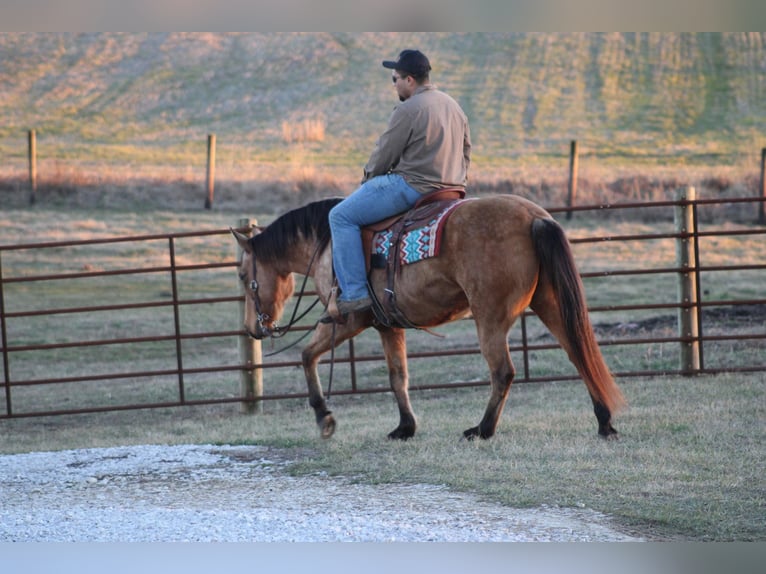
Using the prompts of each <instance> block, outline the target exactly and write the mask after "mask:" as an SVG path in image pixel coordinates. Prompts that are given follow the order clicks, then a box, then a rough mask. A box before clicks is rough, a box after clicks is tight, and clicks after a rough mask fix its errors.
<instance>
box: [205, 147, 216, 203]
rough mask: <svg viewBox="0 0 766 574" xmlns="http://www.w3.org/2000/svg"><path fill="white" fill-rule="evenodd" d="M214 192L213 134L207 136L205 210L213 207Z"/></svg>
mask: <svg viewBox="0 0 766 574" xmlns="http://www.w3.org/2000/svg"><path fill="white" fill-rule="evenodd" d="M214 192H215V134H209V135H208V136H207V199H205V209H211V208H212V207H213V194H214Z"/></svg>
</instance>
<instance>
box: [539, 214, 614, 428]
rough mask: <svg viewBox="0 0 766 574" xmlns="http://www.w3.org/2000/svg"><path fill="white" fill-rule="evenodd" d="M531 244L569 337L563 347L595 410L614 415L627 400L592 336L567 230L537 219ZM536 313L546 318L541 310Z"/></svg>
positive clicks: (566, 334) (548, 221)
mask: <svg viewBox="0 0 766 574" xmlns="http://www.w3.org/2000/svg"><path fill="white" fill-rule="evenodd" d="M532 242H533V244H534V246H535V252H536V254H537V258H538V260H539V261H540V273H541V274H543V275H544V279H545V280H546V282H547V283H548V284H549V285H550V286H551V288H552V290H553V296H554V297H555V299H556V302H557V303H558V305H557V306H558V314H559V317H558V319H559V322H560V324H561V326H562V329H563V332H564V333H563V335H564V337H565V338H566V341H561V343H562V346H564V347H565V348H566V350H567V352H568V354H569V358H570V360H571V361H572V363H573V364H574V365H575V367H576V368H577V371H578V372H579V373H580V376H581V377H582V378H583V381H584V382H585V385H586V386H587V387H588V391H589V392H590V395H591V397H592V398H593V401H594V405H595V406H596V409H597V410H598V404H599V403H600V404H601V405H603V406H604V407H605V408H606V409H608V411H609V412H610V413H613V412H615V411H616V410H618V409H619V408H620V407H621V406H623V405H624V404H625V399H624V398H623V396H622V393H621V392H620V389H619V387H618V386H617V384H616V383H615V382H614V379H613V378H612V374H611V373H610V372H609V368H608V367H607V365H606V362H605V361H604V357H603V355H602V354H601V350H600V348H599V346H598V343H597V341H596V336H595V334H594V333H593V326H592V325H591V322H590V317H589V316H588V308H587V304H586V301H585V289H584V288H583V284H582V280H581V279H580V274H579V272H578V271H577V267H576V266H575V260H574V256H573V254H572V249H571V247H570V245H569V241H568V240H567V238H566V235H565V233H564V230H563V229H562V228H561V226H560V225H559V224H558V223H557V222H556V221H555V220H554V219H536V220H535V221H534V222H533V223H532ZM533 308H534V305H533ZM535 311H536V312H537V313H538V314H539V315H541V318H543V319H544V317H543V316H542V314H541V313H540V311H541V310H537V309H535ZM553 320H555V318H553Z"/></svg>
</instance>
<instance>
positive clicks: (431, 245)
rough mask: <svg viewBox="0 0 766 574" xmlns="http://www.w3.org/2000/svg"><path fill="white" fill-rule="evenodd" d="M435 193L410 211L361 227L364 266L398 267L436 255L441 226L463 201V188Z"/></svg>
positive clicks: (439, 247) (438, 247)
mask: <svg viewBox="0 0 766 574" xmlns="http://www.w3.org/2000/svg"><path fill="white" fill-rule="evenodd" d="M445 191H448V192H449V193H444V192H435V193H434V194H429V195H427V196H425V197H424V199H423V200H421V201H420V202H418V204H417V205H416V206H415V207H413V208H412V209H411V210H410V211H408V212H405V213H404V214H400V215H397V216H394V217H393V218H390V219H387V220H385V221H381V222H379V223H377V224H375V225H372V226H369V227H366V228H364V229H363V230H362V236H363V243H364V246H365V257H366V259H367V269H368V270H369V269H370V268H376V269H383V268H385V267H387V266H389V265H390V266H391V267H394V268H398V267H399V266H401V265H410V264H412V263H417V262H418V261H423V260H424V259H428V258H430V257H436V256H437V255H439V251H440V249H441V238H442V232H443V230H444V225H445V223H446V222H447V219H448V218H449V216H450V214H451V213H452V212H453V211H454V209H455V208H456V207H458V206H459V205H460V204H461V203H462V202H463V201H469V200H466V199H462V198H463V197H464V193H463V192H462V190H459V191H458V190H445Z"/></svg>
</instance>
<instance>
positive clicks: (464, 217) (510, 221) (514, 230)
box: [373, 195, 550, 326]
mask: <svg viewBox="0 0 766 574" xmlns="http://www.w3.org/2000/svg"><path fill="white" fill-rule="evenodd" d="M540 218H550V215H549V214H548V213H547V212H546V211H545V210H544V209H543V208H541V207H540V206H538V205H537V204H535V203H534V202H532V201H529V200H527V199H524V198H523V197H520V196H515V195H498V196H488V197H482V198H478V199H472V200H469V201H464V202H463V203H461V204H460V205H459V206H458V207H457V208H456V209H455V210H454V211H453V213H452V214H451V215H450V218H449V220H448V221H447V223H446V226H445V228H444V232H443V236H442V242H441V250H440V253H439V255H438V257H435V258H432V259H427V260H424V261H421V262H418V263H415V264H413V265H405V266H403V267H402V268H401V269H400V273H399V274H398V276H397V278H396V286H395V291H396V294H397V301H398V303H399V304H400V306H401V308H402V310H403V311H404V312H405V315H407V316H408V317H409V319H410V320H411V321H412V322H413V323H415V324H419V325H422V326H432V325H436V324H439V323H442V322H445V321H448V320H451V319H453V318H457V317H459V316H462V315H463V314H464V313H465V312H466V311H467V310H468V308H469V307H471V306H473V305H475V304H476V301H477V300H479V299H481V298H486V299H488V300H489V299H492V298H494V296H495V295H498V294H502V298H503V299H506V298H508V297H510V298H518V297H522V295H521V294H522V293H524V294H526V293H529V292H531V290H532V289H534V285H535V284H536V282H537V273H538V268H539V265H538V261H537V257H536V255H535V250H534V245H533V244H532V233H531V227H532V223H533V222H534V221H535V220H536V219H540ZM373 284H374V285H375V291H376V293H378V294H379V296H384V293H385V288H386V276H385V272H383V271H378V272H377V273H374V274H373ZM523 297H524V298H526V295H523ZM472 301H473V302H472Z"/></svg>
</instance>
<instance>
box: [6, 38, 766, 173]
mask: <svg viewBox="0 0 766 574" xmlns="http://www.w3.org/2000/svg"><path fill="white" fill-rule="evenodd" d="M413 46H416V47H420V48H421V49H422V50H423V51H424V52H426V54H428V55H429V57H430V58H431V61H432V65H433V68H434V70H433V72H432V79H433V81H434V83H436V84H437V85H438V86H439V87H441V88H443V89H445V90H446V91H448V92H449V93H450V94H451V95H453V96H454V97H455V98H456V99H457V100H458V101H460V102H461V104H462V105H463V107H464V108H465V110H466V112H467V114H468V116H469V119H470V121H471V127H472V134H473V139H474V148H475V149H474V153H475V157H476V160H477V162H476V165H477V170H479V172H480V173H481V174H483V175H486V174H489V173H492V172H493V170H507V169H508V168H509V166H510V168H511V169H515V168H518V169H521V168H522V167H524V166H528V165H536V166H537V165H539V166H546V165H550V164H552V163H553V164H555V165H557V166H559V165H562V158H564V160H563V161H564V163H565V162H566V156H567V153H568V144H569V141H570V140H572V139H576V140H578V141H579V142H580V149H581V153H582V154H583V155H585V156H587V157H591V158H593V159H594V160H597V161H598V162H600V163H601V164H603V165H605V166H610V165H613V166H649V167H663V166H681V167H684V166H701V167H715V166H741V165H745V166H747V167H748V169H750V168H752V169H753V170H756V169H757V162H758V158H759V156H760V149H761V147H763V146H764V145H766V136H765V135H764V134H766V33H763V32H757V33H707V34H706V33H699V34H697V33H645V34H644V33H642V34H629V33H560V34H554V33H540V34H535V33H491V34H490V33H487V34H483V33H271V34H263V33H247V34H225V35H222V34H184V33H168V34H145V33H144V34H114V33H95V34H59V33H56V34H53V33H29V34H25V33H6V34H0V118H1V120H0V153H2V155H3V157H4V162H3V163H4V165H3V167H2V168H0V177H2V176H6V177H7V176H9V175H18V174H23V173H24V172H25V169H26V163H25V162H26V139H25V138H26V130H28V129H30V128H35V129H36V130H37V132H38V139H39V142H40V143H39V149H40V158H41V162H45V161H48V162H52V161H54V158H55V161H56V162H59V163H58V164H57V165H58V168H57V169H59V171H61V170H62V169H63V168H61V162H67V165H69V164H75V165H79V166H80V167H79V169H81V170H85V171H87V170H88V169H91V168H92V167H93V166H106V167H110V168H113V169H115V170H117V171H124V170H125V169H126V166H130V167H129V168H127V169H128V170H130V169H132V170H134V171H141V170H146V169H148V167H147V166H164V169H166V170H169V171H171V172H172V171H174V170H175V171H177V172H178V173H180V174H183V173H187V175H188V172H189V171H190V170H191V169H194V170H197V169H198V168H199V167H200V161H204V149H205V148H204V145H205V144H204V142H205V138H206V135H207V134H208V133H215V134H217V137H218V144H219V154H218V160H219V162H220V165H221V169H222V172H221V173H224V174H226V175H227V176H228V177H237V173H238V172H239V171H241V173H247V174H249V175H248V178H254V179H257V178H258V173H266V172H267V171H268V170H269V169H273V168H274V167H275V166H276V167H277V168H278V169H277V171H280V170H281V171H282V172H285V171H290V170H295V169H296V165H297V164H302V165H310V166H313V167H314V168H315V169H318V170H320V171H321V170H322V169H325V168H327V169H335V170H341V171H342V170H346V171H347V172H348V173H349V174H351V173H353V176H354V177H357V175H358V174H359V173H360V171H361V165H362V164H363V163H364V161H365V160H366V157H367V155H368V154H369V152H370V151H371V148H372V146H373V144H374V141H375V138H376V136H377V134H378V133H379V132H380V131H381V130H382V129H383V127H384V126H385V123H386V119H387V117H388V114H389V113H390V110H391V108H392V107H393V105H394V104H395V103H396V102H395V97H394V92H393V88H392V87H391V83H390V80H389V75H390V73H389V71H388V70H385V69H384V68H382V66H381V65H380V61H381V60H382V59H384V58H385V59H388V58H393V57H395V56H396V54H397V53H398V52H399V50H400V49H402V48H404V47H413ZM306 120H311V121H314V122H318V123H320V124H321V126H322V135H321V138H317V139H320V140H321V141H311V139H310V138H308V139H307V140H305V141H301V142H298V144H296V143H295V142H292V143H291V142H287V141H285V138H284V135H283V134H284V132H283V129H284V124H285V123H287V124H288V125H300V124H301V123H302V122H304V121H306ZM200 157H201V158H202V160H200ZM192 166H193V167H192ZM262 167H263V168H264V169H263V170H262V169H261V168H262Z"/></svg>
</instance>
